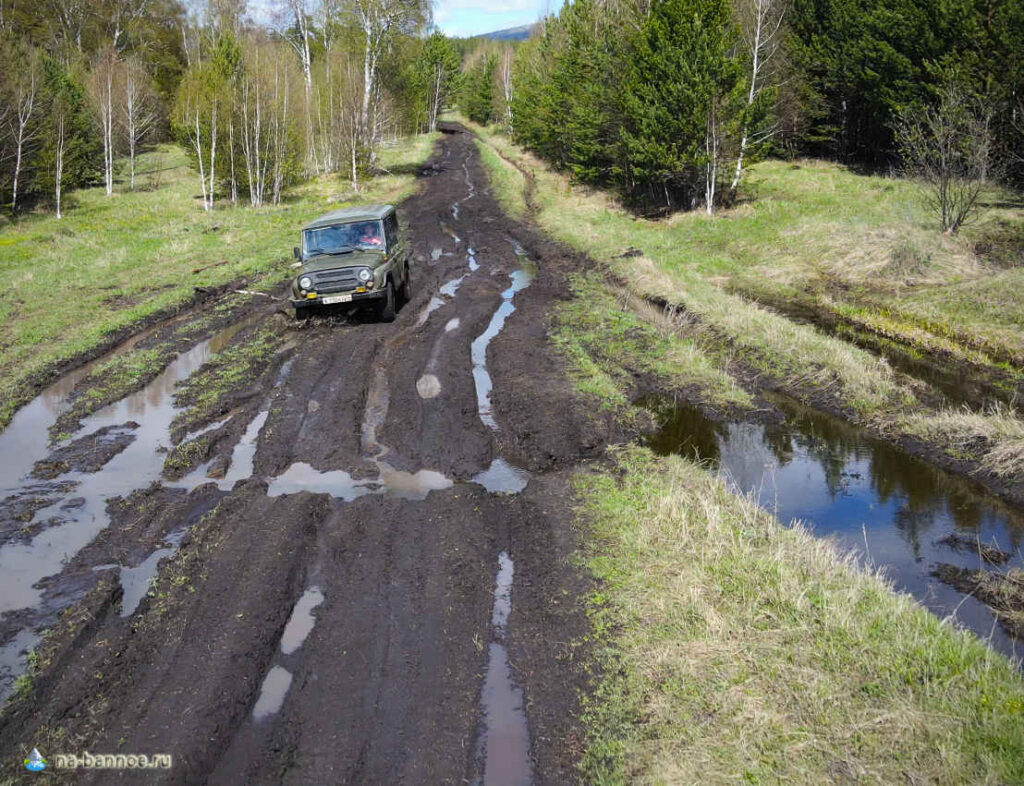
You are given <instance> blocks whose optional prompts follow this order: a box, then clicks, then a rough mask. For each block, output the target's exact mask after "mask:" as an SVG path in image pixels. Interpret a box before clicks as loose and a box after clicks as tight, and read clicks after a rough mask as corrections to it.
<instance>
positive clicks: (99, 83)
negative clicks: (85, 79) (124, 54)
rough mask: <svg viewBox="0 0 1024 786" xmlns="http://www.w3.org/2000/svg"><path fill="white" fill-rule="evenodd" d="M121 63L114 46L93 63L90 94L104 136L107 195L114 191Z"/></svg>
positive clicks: (104, 181)
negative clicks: (117, 86) (116, 100)
mask: <svg viewBox="0 0 1024 786" xmlns="http://www.w3.org/2000/svg"><path fill="white" fill-rule="evenodd" d="M118 68H119V63H118V60H117V54H116V53H115V52H114V50H113V49H112V48H107V49H105V50H103V51H102V52H101V53H100V54H99V56H98V57H97V58H96V61H95V63H94V65H93V70H92V76H91V79H90V81H89V95H90V97H91V98H92V102H93V107H94V109H95V111H96V114H97V117H98V118H99V121H100V128H101V131H102V136H103V184H104V188H105V189H106V192H107V196H110V195H111V194H113V193H114V80H115V78H116V76H117V71H118Z"/></svg>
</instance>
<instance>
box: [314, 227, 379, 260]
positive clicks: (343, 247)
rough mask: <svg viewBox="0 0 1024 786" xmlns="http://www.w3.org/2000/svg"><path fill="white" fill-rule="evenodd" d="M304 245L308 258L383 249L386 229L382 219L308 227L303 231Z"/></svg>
mask: <svg viewBox="0 0 1024 786" xmlns="http://www.w3.org/2000/svg"><path fill="white" fill-rule="evenodd" d="M302 247H303V249H304V256H305V257H306V258H309V257H315V256H319V255H321V254H329V255H336V254H349V253H351V252H353V251H365V250H374V251H383V250H384V229H383V227H382V226H381V222H380V221H356V222H354V223H351V224H334V225H333V226H326V227H317V228H316V229H307V230H306V231H305V232H303V233H302Z"/></svg>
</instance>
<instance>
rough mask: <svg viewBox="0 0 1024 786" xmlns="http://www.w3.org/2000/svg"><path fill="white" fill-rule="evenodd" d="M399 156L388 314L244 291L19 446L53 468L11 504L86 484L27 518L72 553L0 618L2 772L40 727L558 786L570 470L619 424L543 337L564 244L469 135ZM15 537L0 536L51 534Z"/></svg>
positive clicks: (352, 768) (572, 709) (78, 745)
mask: <svg viewBox="0 0 1024 786" xmlns="http://www.w3.org/2000/svg"><path fill="white" fill-rule="evenodd" d="M421 174H422V177H423V180H422V184H421V187H420V189H419V192H418V193H417V194H416V195H415V196H413V197H411V198H410V199H409V200H407V201H406V202H405V203H404V204H403V205H402V206H401V209H400V215H401V218H402V220H403V222H404V223H405V224H406V225H407V227H408V231H409V233H410V237H411V239H412V242H413V246H414V252H415V255H416V259H417V264H416V265H415V266H414V269H413V290H412V292H413V294H412V298H411V300H410V302H409V303H407V304H405V306H404V307H403V308H402V310H401V311H400V312H399V315H398V319H397V320H396V321H395V322H394V323H393V324H380V323H377V322H375V321H373V320H371V319H369V318H367V317H366V316H365V315H362V314H358V313H356V314H345V313H337V314H325V315H323V316H321V317H317V318H314V319H312V320H309V321H308V322H305V323H301V324H299V323H291V322H288V323H287V324H285V323H283V322H282V317H281V316H279V315H277V314H274V313H273V312H272V311H271V310H270V309H269V308H264V305H265V303H263V304H257V305H253V306H251V307H249V310H248V311H247V312H244V313H243V314H242V316H245V315H246V314H251V315H252V316H251V319H252V320H253V321H252V322H251V323H250V324H249V327H247V328H246V329H244V330H242V331H239V332H238V333H237V334H236V335H234V336H228V337H226V338H225V337H224V336H223V333H218V332H216V330H217V328H218V327H220V324H218V325H211V326H210V332H209V333H207V334H204V336H206V338H204V341H203V342H201V343H200V344H197V345H195V347H193V348H192V349H190V350H188V352H185V353H184V354H183V355H181V356H179V358H178V359H177V360H175V361H174V362H173V363H171V364H170V365H169V366H167V368H166V369H165V370H164V371H162V372H160V375H159V376H156V377H153V378H152V379H149V380H143V381H141V382H140V390H139V391H137V392H136V393H134V394H132V396H129V397H128V399H125V401H124V402H110V403H109V404H108V406H106V407H105V408H103V409H101V410H99V411H98V412H96V413H95V414H93V415H90V416H89V417H87V418H85V419H84V420H82V424H83V425H82V428H81V429H80V431H79V432H76V433H74V434H73V435H72V440H71V441H70V443H69V444H68V445H67V446H64V447H59V448H57V449H56V450H52V451H49V452H48V453H47V454H45V455H42V456H39V457H38V460H41V461H42V463H41V464H39V470H38V471H39V472H40V473H41V474H43V475H44V476H46V477H50V478H52V479H51V480H48V481H45V483H46V484H51V486H53V487H52V488H51V486H47V487H46V488H47V489H49V491H47V492H46V493H45V494H44V493H42V492H40V493H39V494H38V495H37V496H38V497H39V498H40V499H42V500H43V502H41V503H39V504H40V505H42V507H33V505H35V503H29V502H27V501H23V504H22V509H19V511H14V512H15V513H17V514H19V515H20V516H21V518H22V519H25V518H27V519H28V521H25V522H21V523H22V524H24V525H28V526H32V524H31V522H32V519H33V516H34V515H35V514H37V513H38V514H39V515H46V514H48V512H49V510H50V508H51V507H54V506H55V505H58V504H59V503H60V500H64V499H65V498H68V497H69V496H70V495H74V494H75V493H81V494H83V495H84V497H85V498H86V500H87V501H86V502H85V504H84V509H85V510H86V511H88V512H89V518H88V519H87V520H85V519H82V521H84V522H85V523H84V524H82V525H81V526H86V527H93V528H97V529H98V531H97V532H96V533H95V534H94V535H93V536H92V537H90V538H89V540H88V541H87V542H85V543H82V544H78V543H77V542H75V541H74V538H73V537H72V536H71V534H70V533H71V530H70V529H69V527H70V523H63V524H61V523H57V524H55V525H54V526H53V527H51V528H49V529H47V530H45V531H46V532H48V533H50V536H51V538H52V539H54V540H55V541H56V542H57V543H58V544H59V543H62V542H65V541H66V542H67V543H68V544H71V545H68V546H67V548H68V549H69V550H70V551H69V553H68V554H67V555H66V558H65V559H64V560H63V562H62V563H60V564H59V565H58V563H56V562H53V565H54V566H55V572H51V574H49V575H45V576H43V578H41V579H39V580H37V581H35V583H34V584H33V585H32V586H27V585H26V586H25V587H21V586H14V585H12V588H13V590H16V593H15V595H12V596H9V597H22V596H24V597H25V598H26V599H27V600H31V599H33V598H35V599H37V600H36V601H35V602H34V603H29V605H25V606H24V607H18V608H14V607H13V605H15V604H14V602H13V601H12V602H11V603H9V605H12V608H11V609H10V610H8V611H7V612H4V613H3V614H0V648H2V647H6V648H7V649H8V650H9V651H10V650H15V649H17V648H19V647H20V648H21V649H20V652H21V656H22V657H24V651H25V650H26V649H28V648H30V647H35V648H36V655H35V657H34V659H33V660H34V664H35V665H34V666H33V667H32V668H31V669H30V670H29V672H28V675H27V679H23V680H22V681H21V682H20V683H19V691H18V692H17V694H16V695H15V696H14V697H13V698H12V699H11V700H10V702H9V703H8V705H7V708H6V710H5V711H4V713H3V715H2V716H0V757H2V760H3V761H4V762H5V764H4V766H5V767H11V766H12V765H11V764H10V763H11V762H14V761H16V760H18V759H19V758H23V757H24V756H25V755H27V753H28V752H29V751H30V750H31V748H32V747H33V746H35V747H38V748H39V749H40V751H42V752H43V754H44V755H45V756H52V755H55V754H56V753H61V752H75V751H84V750H89V751H92V752H103V753H119V752H132V753H170V754H172V755H173V756H174V767H173V768H172V769H171V770H168V771H149V772H147V773H146V774H145V778H144V780H145V782H147V783H149V782H154V783H155V782H167V783H190V784H191V783H202V782H215V783H282V782H285V783H384V782H388V783H390V782H415V783H455V782H477V783H502V782H515V781H517V780H519V781H521V780H524V779H527V780H532V781H533V782H537V783H563V782H567V781H571V780H573V766H574V762H575V761H576V757H577V756H578V753H579V750H580V746H581V739H582V732H581V731H580V725H579V717H578V701H579V695H580V691H581V690H582V688H583V687H584V684H585V670H584V667H583V664H584V660H585V659H584V658H583V657H582V656H581V654H580V649H581V647H583V646H584V645H583V644H582V642H583V640H584V637H585V633H586V630H587V621H586V615H585V612H584V606H583V600H582V597H583V596H584V595H585V593H586V589H587V586H586V581H585V580H584V579H583V578H582V577H581V576H580V575H579V574H578V573H577V571H576V570H575V569H574V568H573V567H572V566H571V565H570V561H569V557H570V555H571V554H572V552H573V551H574V549H575V547H576V544H577V537H578V536H577V534H576V532H575V530H574V528H573V518H574V517H573V511H572V505H571V498H570V490H569V483H568V472H567V470H570V469H571V468H572V467H573V466H574V465H575V464H577V463H578V462H580V461H581V460H583V459H586V458H588V457H592V456H598V455H600V453H601V451H602V449H603V447H604V446H605V444H607V441H608V440H609V439H610V438H612V437H613V436H615V431H614V427H613V426H612V425H611V424H609V423H608V422H607V421H606V420H605V419H602V418H600V417H596V416H594V415H592V414H590V413H588V412H587V411H586V410H585V409H584V408H583V407H581V406H579V403H578V402H577V401H576V398H575V394H574V392H573V389H572V386H571V383H570V382H569V381H568V378H567V376H566V374H565V369H564V367H563V363H562V361H561V359H560V358H559V357H558V355H557V354H556V353H555V351H554V350H553V349H552V347H551V346H550V345H549V344H548V342H547V340H546V333H545V324H546V315H547V312H548V310H549V309H550V307H551V305H552V303H553V302H554V300H555V299H557V298H560V297H566V296H567V295H566V292H567V288H566V286H565V282H564V277H565V275H566V274H567V273H568V272H570V271H571V270H572V268H573V267H574V266H575V265H576V264H577V261H576V258H575V257H574V256H572V255H568V254H565V253H564V252H563V251H562V250H561V249H559V248H558V247H557V246H554V245H552V244H550V243H548V242H546V241H545V240H544V239H543V238H542V237H540V236H538V235H535V234H533V233H532V232H531V230H529V229H528V228H526V227H523V226H521V225H517V224H515V223H514V222H512V221H510V220H508V219H507V218H506V217H505V216H504V215H503V214H502V213H501V211H500V209H499V208H498V206H497V204H496V203H495V201H494V199H493V197H492V196H491V194H490V192H489V189H487V188H486V186H485V184H486V177H485V174H484V172H483V170H482V168H481V167H480V164H479V162H478V157H477V154H476V150H475V147H474V144H473V141H472V138H471V137H470V136H469V135H467V134H465V133H461V132H460V131H459V130H458V129H454V128H453V129H449V133H447V134H446V135H445V137H444V138H443V139H442V141H441V142H440V143H439V145H438V148H437V150H436V152H435V155H434V158H433V159H432V161H431V163H430V165H428V167H426V168H425V169H424V170H423V172H422V173H421ZM510 238H513V239H514V240H515V242H510ZM518 243H522V245H523V247H525V248H521V247H519V246H518V245H517V244H518ZM517 251H519V252H522V251H525V253H526V254H528V255H529V257H530V259H531V260H532V261H533V263H534V264H535V265H536V270H535V275H534V277H533V279H532V281H529V282H525V281H523V280H522V274H521V273H520V271H522V270H523V269H524V265H526V264H527V263H526V262H525V261H524V259H523V257H522V255H521V253H517ZM517 277H518V278H517ZM517 280H518V281H520V283H521V284H525V283H528V284H529V285H528V286H520V287H518V288H517V286H516V281H517ZM499 311H500V312H501V314H502V318H501V320H500V324H497V323H496V315H497V314H498V313H499ZM238 318H239V314H238V313H233V315H232V319H233V320H238ZM262 327H266V328H268V329H269V330H270V331H271V332H273V333H274V334H275V335H278V336H279V337H280V338H281V341H280V342H278V343H276V344H275V345H274V351H273V353H271V354H270V355H268V356H267V357H266V358H263V360H261V362H260V364H259V365H258V366H254V367H253V370H252V373H251V374H247V375H245V379H244V380H243V381H241V382H235V383H234V384H233V385H231V386H228V387H227V388H225V389H224V390H223V391H221V392H220V393H218V394H217V395H215V396H214V398H213V400H212V401H209V400H207V401H205V404H204V410H203V415H202V417H200V418H196V419H193V420H189V421H188V422H187V425H181V424H182V422H183V421H181V420H180V419H179V420H177V421H176V420H175V418H177V417H179V416H180V415H181V413H182V412H185V411H186V410H184V409H178V408H177V407H176V403H175V402H174V400H173V396H174V391H175V390H176V389H179V388H178V385H179V384H180V383H181V382H182V381H183V380H185V379H189V380H200V379H202V378H204V375H206V376H207V377H210V375H211V369H215V366H216V363H217V359H218V358H221V357H226V356H227V353H229V352H230V351H231V348H232V347H239V346H245V345H246V344H251V343H252V342H251V340H250V339H249V338H248V337H247V336H248V335H249V331H252V330H255V329H257V328H262ZM485 334H486V336H485ZM210 337H212V340H213V341H215V342H220V343H219V345H218V347H216V348H215V350H212V349H211V348H210V340H211V338H210ZM153 340H155V341H157V340H159V339H158V338H156V337H154V339H153ZM477 349H479V350H480V351H479V352H477V351H476V350H477ZM481 352H482V355H483V363H482V365H481V363H480V362H477V361H478V360H479V358H478V357H477V356H478V355H479V354H480V353H481ZM204 369H206V371H204ZM481 370H483V371H484V372H486V375H487V377H488V378H489V382H490V386H491V389H490V391H489V392H488V391H487V390H486V389H484V388H482V387H481V385H482V382H481V373H480V372H481ZM132 401H134V402H135V404H133V405H131V406H129V405H128V404H126V403H125V402H132ZM177 403H178V404H180V405H182V406H188V405H189V404H190V403H191V402H190V401H189V400H188V399H187V398H186V399H182V401H180V402H177ZM132 407H135V408H139V409H142V410H144V412H145V414H144V416H143V417H139V418H138V422H139V423H140V424H141V425H140V428H139V429H137V430H135V429H132V428H131V427H130V425H129V421H130V420H131V419H132V418H131V416H130V412H131V411H132ZM174 424H177V425H174ZM102 429H107V430H106V431H102V433H101V430H102ZM129 434H134V435H136V438H135V440H134V441H132V442H131V443H130V444H126V445H125V447H124V449H123V452H121V453H117V454H115V453H114V447H116V446H118V445H119V444H120V443H119V442H118V441H117V440H121V441H122V442H123V441H126V440H127V435H129ZM200 440H202V444H200V445H199V446H198V447H196V448H190V449H188V450H184V452H183V454H182V462H181V464H180V466H179V465H175V467H176V468H175V467H170V468H169V467H167V466H165V464H164V459H165V458H167V457H169V456H170V455H172V454H171V451H175V450H178V449H179V448H181V447H182V446H187V445H189V444H190V443H198V442H199V441H200ZM108 443H112V445H113V447H111V446H108ZM61 451H64V452H63V453H62V452H61ZM161 451H162V452H161ZM112 474H113V475H114V480H116V481H117V482H113V480H107V481H104V480H102V479H104V478H107V477H108V476H111V475H112ZM121 474H124V475H126V476H127V477H125V478H120V479H118V477H117V476H119V475H121ZM63 479H67V480H69V481H70V484H71V485H72V486H73V487H72V488H68V489H63V488H56V484H59V483H61V481H62V480H63ZM474 479H476V480H474ZM133 482H134V483H135V484H136V485H135V486H134V487H133V485H132V483H133ZM32 483H33V484H36V485H38V484H42V483H44V481H40V480H32ZM485 484H486V488H485ZM28 488H29V487H28V484H27V483H26V484H25V485H24V489H23V490H24V491H25V492H26V495H27V492H28ZM43 490H44V491H45V489H43ZM106 494H111V495H112V496H104V495H106ZM55 500H56V501H55ZM104 500H105V501H104ZM0 510H2V507H0ZM76 515H79V514H76ZM82 515H84V514H82ZM14 517H15V518H17V516H16V515H15V516H14ZM79 517H80V518H81V516H79ZM90 522H91V523H90ZM71 523H74V522H71ZM75 526H76V527H78V526H79V525H78V524H75ZM40 537H41V536H40V535H37V536H36V539H35V540H32V541H31V543H28V544H25V543H21V541H20V540H19V541H18V543H20V544H21V545H20V546H19V547H20V548H22V549H23V550H24V551H23V552H18V554H25V555H40V554H46V555H49V554H50V552H51V551H52V549H51V550H50V551H46V552H42V551H39V549H41V548H42V545H43V543H42V541H40V540H39V538H40ZM58 547H59V546H58ZM12 553H13V552H12ZM3 558H4V555H3V553H2V551H0V561H2V560H3ZM46 559H47V560H52V559H53V558H52V556H46ZM512 563H514V578H513V577H512V572H511V568H509V572H508V573H502V571H503V570H504V568H505V566H506V565H508V566H511V564H512ZM37 572H38V571H37ZM27 575H28V578H26V579H25V581H30V580H32V577H33V574H31V571H30V572H29V574H27ZM502 576H505V577H506V579H507V582H505V583H503V582H504V581H505V580H504V579H502ZM10 580H11V581H13V582H15V584H16V583H17V581H18V580H19V579H18V576H17V575H12V577H11V579H10ZM496 582H497V585H496ZM502 593H505V594H506V595H507V608H506V610H505V612H504V615H505V616H503V617H501V618H500V620H499V616H500V615H499V612H498V609H499V607H501V608H505V605H504V604H505V601H504V600H502V598H504V597H505V595H503V594H502ZM499 622H500V625H499ZM50 626H53V632H52V633H51V634H50V635H48V636H46V637H45V638H43V639H40V636H39V631H40V630H41V629H42V628H45V627H50ZM496 644H498V645H500V646H501V647H503V648H504V649H505V651H506V657H505V660H504V668H502V669H498V670H495V669H492V668H490V666H489V651H490V652H494V651H495V650H494V647H495V645H496ZM2 677H3V675H2V674H0V678H2ZM493 686H497V688H498V689H497V690H492V687H493ZM502 697H505V698H504V699H503V698H502ZM508 697H511V698H508ZM499 719H504V720H503V721H502V722H500V723H499ZM524 741H525V742H524ZM44 746H48V747H45V748H44ZM495 761H499V762H505V764H503V765H502V772H500V773H496V772H495V770H494V769H493V767H492V768H488V762H495ZM3 773H4V774H5V775H8V774H10V775H13V774H14V770H13V769H5V770H3ZM54 774H55V775H57V776H61V773H56V772H55V773H54ZM78 776H80V777H79V778H76V780H77V779H84V780H86V781H87V782H95V783H106V782H110V781H112V780H115V781H116V780H117V778H116V777H112V776H113V773H110V772H106V773H90V774H86V773H78ZM63 777H64V778H67V777H69V776H67V775H64V776H63ZM123 777H124V779H125V780H131V777H130V776H128V775H125V776H123ZM58 779H59V778H58ZM136 779H137V778H136Z"/></svg>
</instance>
